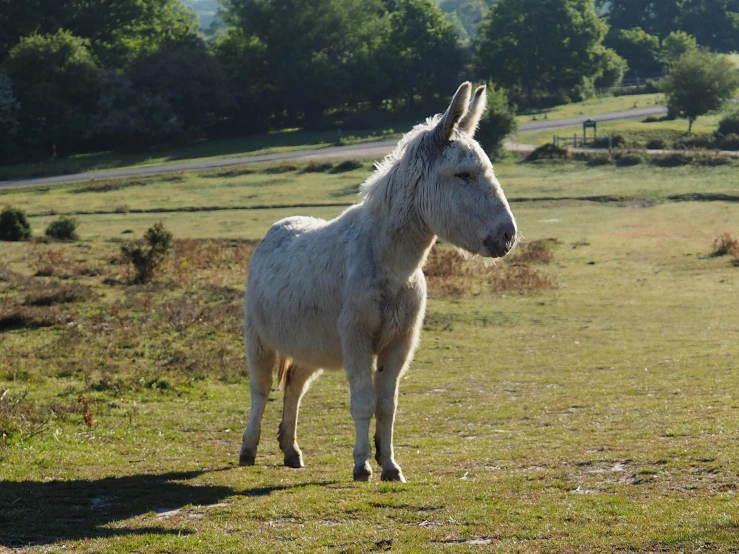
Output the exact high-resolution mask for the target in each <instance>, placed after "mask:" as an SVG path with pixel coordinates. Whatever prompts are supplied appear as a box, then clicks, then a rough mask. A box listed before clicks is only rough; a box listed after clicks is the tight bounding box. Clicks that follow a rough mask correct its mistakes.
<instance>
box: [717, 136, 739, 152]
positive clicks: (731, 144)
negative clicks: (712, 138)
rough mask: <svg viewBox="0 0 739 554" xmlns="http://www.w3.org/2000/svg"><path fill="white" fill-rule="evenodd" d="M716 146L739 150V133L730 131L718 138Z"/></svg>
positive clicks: (723, 148)
mask: <svg viewBox="0 0 739 554" xmlns="http://www.w3.org/2000/svg"><path fill="white" fill-rule="evenodd" d="M716 146H718V147H719V148H720V149H721V150H734V151H737V150H739V134H736V133H729V134H728V135H725V136H723V137H720V138H717V139H716Z"/></svg>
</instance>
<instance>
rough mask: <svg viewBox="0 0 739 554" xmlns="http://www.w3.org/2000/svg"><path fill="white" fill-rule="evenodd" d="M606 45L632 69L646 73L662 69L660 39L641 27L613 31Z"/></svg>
mask: <svg viewBox="0 0 739 554" xmlns="http://www.w3.org/2000/svg"><path fill="white" fill-rule="evenodd" d="M605 43H606V45H607V46H609V47H610V48H613V49H614V50H615V51H616V52H617V53H618V55H619V56H621V57H622V58H624V59H625V60H626V63H628V64H629V68H631V69H634V70H637V71H644V72H657V71H660V70H661V69H662V64H661V63H660V61H659V38H657V37H656V36H654V35H650V34H649V33H647V32H646V31H644V30H643V29H641V28H639V27H634V28H633V29H612V30H611V32H610V33H609V35H608V37H607V38H606V41H605Z"/></svg>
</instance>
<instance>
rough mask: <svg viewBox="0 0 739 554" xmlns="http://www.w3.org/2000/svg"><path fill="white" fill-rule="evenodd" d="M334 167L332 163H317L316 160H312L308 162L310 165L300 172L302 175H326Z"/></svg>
mask: <svg viewBox="0 0 739 554" xmlns="http://www.w3.org/2000/svg"><path fill="white" fill-rule="evenodd" d="M333 166H334V164H332V163H331V162H317V161H315V160H311V161H310V162H308V165H306V166H305V167H304V168H303V169H301V170H300V173H325V172H326V171H328V170H329V169H331V168H332V167H333Z"/></svg>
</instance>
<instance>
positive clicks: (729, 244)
mask: <svg viewBox="0 0 739 554" xmlns="http://www.w3.org/2000/svg"><path fill="white" fill-rule="evenodd" d="M727 254H731V255H732V256H739V239H736V238H734V237H732V236H731V234H729V233H724V234H723V235H721V236H720V237H718V238H717V239H716V240H714V241H713V252H711V256H716V257H719V256H726V255H727Z"/></svg>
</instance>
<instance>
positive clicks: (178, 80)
mask: <svg viewBox="0 0 739 554" xmlns="http://www.w3.org/2000/svg"><path fill="white" fill-rule="evenodd" d="M129 76H130V79H131V84H132V86H133V89H134V90H135V91H136V96H137V97H140V98H144V99H157V100H158V101H159V102H158V103H159V105H160V110H162V111H161V112H160V113H159V114H155V115H156V116H158V118H159V120H160V121H162V122H163V123H164V127H165V128H164V129H161V130H159V129H153V131H154V132H155V133H158V134H161V133H166V132H171V130H170V129H169V128H171V127H175V126H176V127H178V128H179V129H178V130H180V129H181V130H182V131H183V132H184V133H186V138H187V139H188V140H192V139H197V138H202V137H204V136H206V135H207V132H208V130H210V129H212V128H214V127H215V126H216V124H217V122H218V121H219V119H221V118H222V117H224V115H225V114H226V112H227V110H228V108H229V107H230V103H231V98H230V96H229V94H228V83H227V80H226V76H225V74H224V73H223V70H222V68H221V66H220V64H219V63H218V62H217V61H216V59H215V58H214V57H213V56H211V55H209V54H208V52H207V51H206V50H205V48H204V47H203V46H201V45H190V44H187V43H184V44H167V45H165V46H163V47H162V48H160V49H159V50H157V51H156V52H153V53H151V54H149V55H147V56H144V57H142V58H140V59H139V60H137V61H136V63H134V64H133V66H132V67H131V69H130V70H129ZM162 101H163V102H162ZM138 111H139V112H140V113H141V112H143V113H142V115H143V116H144V123H145V124H146V123H147V122H148V118H149V117H151V116H150V115H149V112H148V110H142V109H141V108H139V110H138ZM169 113H171V114H173V118H169V119H168V118H167V115H168V114H169Z"/></svg>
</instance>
